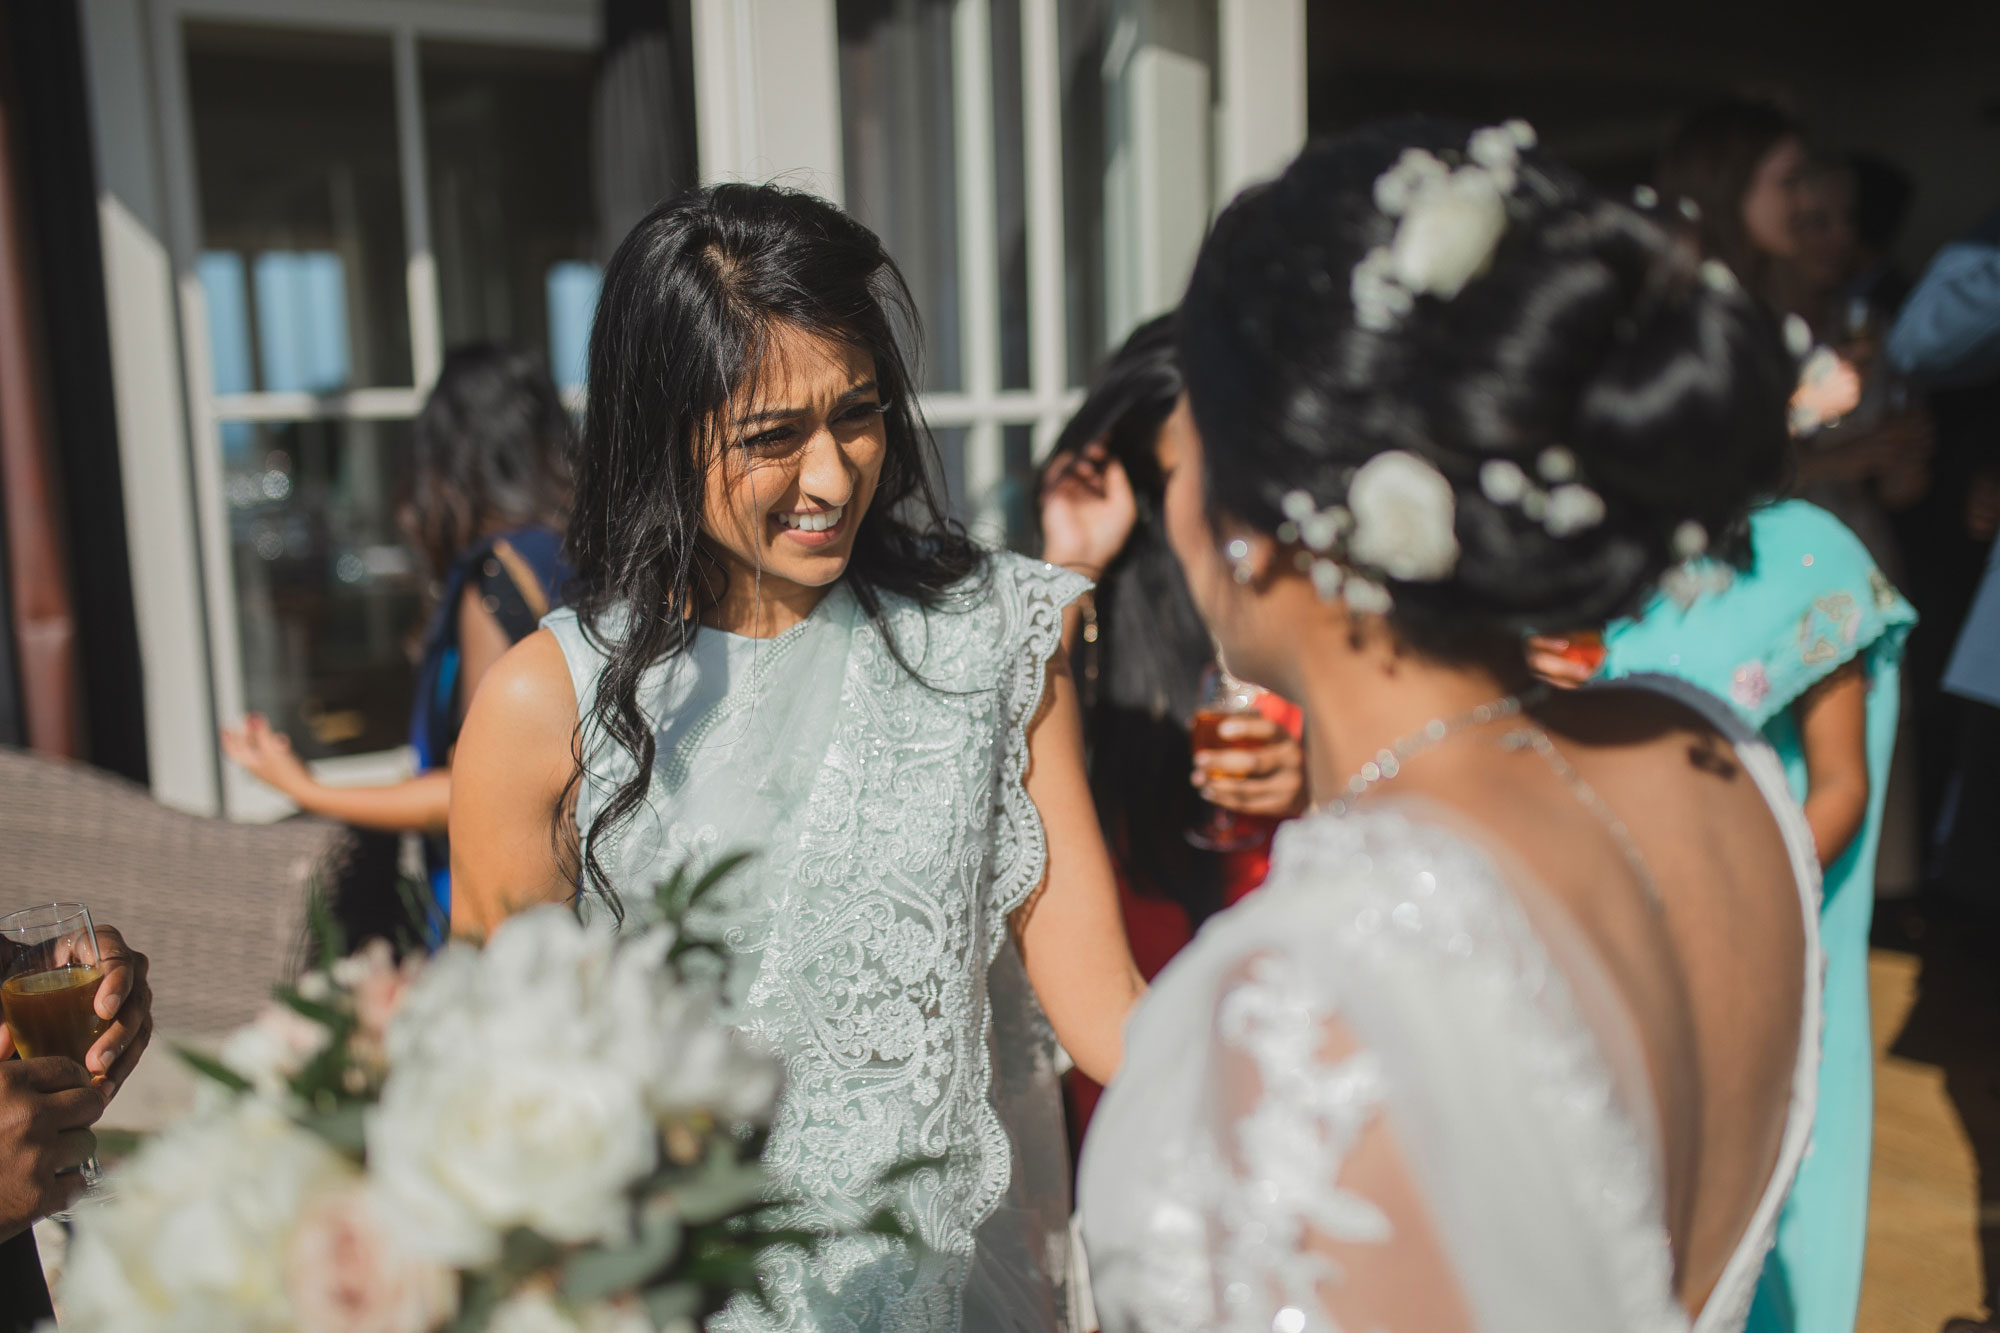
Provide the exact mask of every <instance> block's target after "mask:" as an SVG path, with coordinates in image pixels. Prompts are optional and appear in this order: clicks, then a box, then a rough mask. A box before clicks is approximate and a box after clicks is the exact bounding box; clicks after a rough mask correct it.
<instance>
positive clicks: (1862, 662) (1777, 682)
mask: <svg viewBox="0 0 2000 1333" xmlns="http://www.w3.org/2000/svg"><path fill="white" fill-rule="evenodd" d="M1750 549H1751V556H1752V561H1753V563H1752V565H1751V567H1750V568H1749V570H1747V571H1746V572H1743V573H1739V574H1735V575H1734V576H1733V577H1730V576H1729V575H1727V574H1723V573H1721V569H1722V567H1721V566H1719V565H1717V564H1714V563H1707V564H1704V565H1702V566H1698V567H1695V568H1692V569H1689V570H1684V571H1681V572H1679V573H1677V574H1676V575H1675V576H1673V580H1670V593H1671V592H1674V591H1678V592H1679V593H1680V597H1679V598H1678V599H1676V598H1675V597H1674V596H1671V595H1662V596H1661V597H1659V598H1658V599H1656V600H1655V601H1654V603H1653V604H1652V605H1651V606H1650V607H1648V608H1647V610H1646V611H1645V613H1644V614H1643V615H1641V616H1640V617H1639V618H1638V619H1637V620H1633V621H1626V622H1622V623H1620V624H1618V625H1615V626H1613V627H1612V628H1611V629H1610V630H1609V631H1607V633H1606V635H1605V645H1606V649H1607V654H1606V659H1605V666H1604V674H1605V675H1607V676H1624V675H1633V674H1638V673H1643V672H1664V673H1666V674H1669V675H1674V676H1679V677H1681V678H1682V679H1685V680H1689V681H1692V682H1694V683H1695V684H1697V685H1700V686H1702V687H1703V688H1704V689H1707V690H1709V691H1710V692H1712V693H1714V694H1718V695H1720V696H1722V697H1723V698H1725V699H1728V700H1729V701H1730V702H1731V703H1732V704H1734V705H1735V707H1736V709H1737V710H1738V712H1739V713H1741V715H1742V716H1743V717H1744V719H1745V720H1746V721H1748V722H1749V723H1750V724H1751V725H1752V726H1754V727H1757V728H1759V729H1760V730H1761V731H1762V732H1763V733H1764V735H1765V737H1766V738H1768V739H1769V740H1770V742H1771V743H1772V745H1773V747H1774V748H1775V749H1776V750H1777V752H1778V754H1779V756H1780V757H1781V758H1782V759H1783V760H1784V762H1785V767H1786V771H1787V774H1788V776H1789V777H1790V779H1791V784H1792V790H1793V791H1794V792H1795V793H1796V794H1797V795H1798V797H1799V799H1800V801H1801V802H1802V803H1803V804H1804V805H1805V808H1806V816H1807V821H1808V822H1809V823H1810V824H1811V825H1812V827H1813V835H1814V839H1815V841H1816V842H1817V843H1818V846H1819V853H1820V863H1821V865H1822V866H1823V867H1824V870H1825V881H1824V896H1823V899H1822V904H1823V905H1822V908H1821V915H1820V937H1821V940H1822V941H1823V942H1824V945H1825V949H1826V960H1827V961H1826V1000H1825V1005H1826V1026H1825V1039H1824V1050H1823V1054H1822V1058H1821V1063H1820V1076H1819V1117H1818V1120H1817V1122H1816V1123H1815V1126H1814V1131H1813V1150H1812V1154H1811V1155H1810V1156H1809V1157H1808V1158H1807V1159H1806V1161H1805V1165H1804V1166H1803V1167H1802V1168H1801V1169H1800V1171H1799V1178H1798V1183H1797V1184H1796V1185H1794V1186H1793V1188H1792V1195H1791V1200H1790V1202H1789V1203H1788V1204H1787V1205H1786V1208H1785V1212H1784V1215H1783V1218H1782V1220H1781V1221H1780V1222H1779V1225H1778V1244H1777V1248H1776V1249H1774V1250H1773V1251H1772V1253H1771V1258H1770V1260H1769V1261H1768V1262H1767V1264H1766V1266H1765V1269H1764V1277H1763V1281H1762V1282H1761V1283H1760V1284H1759V1288H1758V1293H1757V1304H1756V1306H1755V1307H1754V1309H1753V1312H1752V1315H1751V1320H1750V1325H1749V1328H1750V1333H1795V1331H1796V1333H1850V1331H1851V1330H1852V1329H1853V1327H1854V1320H1855V1313H1856V1309H1857V1307H1858V1305H1859V1302H1860V1295H1861V1261H1862V1251H1863V1248H1864V1245H1865V1242H1866V1238H1867V1218H1868V1166H1869V1155H1870V1147H1871V1142H1872V1128H1873V1121H1874V1100H1873V1098H1874V1083H1873V1077H1874V1076H1873V1071H1874V1051H1873V1048H1872V1045H1871V1042H1870V1037H1869V1019H1868V927H1869V922H1870V920H1871V919H1872V917H1873V914H1874V907H1875V850H1876V843H1877V840H1878V838H1879V837H1880V834H1881V831H1882V797H1883V792H1884V788H1885V785H1886V781H1887V778H1888V771H1889V755H1890V751H1891V749H1892V748H1893V745H1894V741H1895V735H1896V710H1897V702H1898V695H1897V673H1898V669H1899V667H1900V665H1901V662H1902V656H1903V641H1904V639H1905V638H1906V637H1907V636H1908V634H1909V631H1910V627H1911V626H1912V625H1913V624H1914V623H1915V622H1916V613H1915V612H1914V611H1913V610H1911V608H1910V605H1909V603H1908V602H1906V601H1904V600H1903V598H1902V596H1901V595H1900V594H1898V593H1897V592H1896V590H1895V589H1894V588H1893V587H1891V586H1890V584H1889V581H1888V580H1887V579H1886V578H1884V577H1883V576H1882V574H1881V572H1880V571H1879V570H1877V569H1876V568H1875V562H1874V561H1873V560H1872V559H1870V558H1869V555H1868V551H1867V548H1865V547H1864V546H1862V544H1861V542H1860V539H1858V538H1857V537H1855V535H1854V534H1853V533H1851V532H1849V531H1848V530H1847V529H1846V528H1845V527H1844V526H1842V525H1841V523H1840V522H1839V521H1838V520H1837V519H1835V518H1834V517H1833V516H1832V515H1831V514H1828V513H1827V512H1826V511H1825V510H1823V509H1819V508H1817V507H1815V506H1813V505H1810V504H1807V503H1805V502H1804V501H1802V500H1790V501H1785V502H1782V503H1779V504H1774V505H1771V506H1769V507H1767V508H1764V509H1761V510H1758V511H1757V512H1756V513H1755V514H1753V515H1752V517H1751V520H1750ZM1673 581H1678V582H1679V584H1680V586H1679V587H1678V588H1673V587H1672V586H1671V584H1672V582H1673Z"/></svg>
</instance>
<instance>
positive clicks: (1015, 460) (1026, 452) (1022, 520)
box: [994, 425, 1038, 554]
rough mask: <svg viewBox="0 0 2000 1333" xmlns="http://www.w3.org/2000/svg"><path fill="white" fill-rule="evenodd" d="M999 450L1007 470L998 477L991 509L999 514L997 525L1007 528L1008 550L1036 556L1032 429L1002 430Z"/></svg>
mask: <svg viewBox="0 0 2000 1333" xmlns="http://www.w3.org/2000/svg"><path fill="white" fill-rule="evenodd" d="M1000 447H1001V456H1002V457H1003V458H1004V459H1005V460H1006V467H1007V470H1006V472H1005V473H1004V474H1003V475H1002V476H1001V479H1000V494H999V495H997V496H996V497H994V500H995V503H994V508H995V509H996V510H998V511H999V515H1000V521H1001V523H1003V524H1004V525H1005V526H1006V532H1007V538H1006V540H1007V546H1008V548H1009V549H1010V550H1015V551H1022V552H1026V553H1028V554H1038V552H1037V550H1036V542H1035V514H1034V501H1035V428H1034V427H1033V426H1027V425H1019V426H1002V427H1001V428H1000Z"/></svg>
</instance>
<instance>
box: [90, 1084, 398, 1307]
mask: <svg viewBox="0 0 2000 1333" xmlns="http://www.w3.org/2000/svg"><path fill="white" fill-rule="evenodd" d="M357 1175H358V1172H357V1171H356V1169H355V1168H354V1166H353V1165H352V1164H350V1163H349V1162H348V1161H346V1160H345V1159H344V1158H342V1157H341V1156H340V1155H339V1154H338V1153H336V1152H334V1151H333V1150H332V1149H331V1148H329V1147H328V1146H327V1145H326V1144H325V1143H324V1142H323V1141H322V1140H320V1139H319V1138H318V1137H316V1136H315V1135H313V1134H311V1133H310V1132H308V1131H306V1130H304V1129H301V1128H299V1126H298V1125H296V1124H294V1123H293V1122H292V1121H291V1120H290V1119H289V1118H288V1117H287V1116H286V1115H285V1113H284V1112H283V1111H282V1110H281V1109H280V1108H279V1107H277V1106H275V1105H273V1104H272V1103H270V1102H268V1101H265V1100H263V1099H260V1098H256V1097H245V1098H240V1099H238V1100H237V1101H235V1102H233V1103H231V1104H230V1105H229V1106H228V1108H227V1109H226V1110H224V1111H222V1112H220V1113H218V1114H214V1115H208V1116H202V1117H198V1118H196V1119H193V1120H188V1121H183V1122H182V1123H180V1124H178V1125H175V1126H173V1127H172V1128H170V1129H168V1130H166V1131H165V1132H163V1133H162V1134H160V1135H159V1136H158V1137H157V1138H155V1139H153V1140H151V1141H150V1142H149V1143H148V1144H147V1145H146V1147H145V1148H144V1149H143V1150H142V1151H141V1152H140V1153H139V1154H138V1155H137V1156H136V1157H134V1158H133V1159H132V1160H131V1161H130V1162H128V1163H126V1164H125V1165H124V1166H122V1167H119V1168H117V1169H115V1170H114V1171H112V1172H111V1173H110V1176H109V1179H108V1181H107V1184H108V1187H109V1193H110V1195H111V1201H110V1202H109V1203H106V1204H97V1205H90V1206H86V1207H84V1208H82V1209H79V1210H78V1213H77V1225H76V1234H75V1238H74V1239H73V1241H72V1242H71V1245H70V1253H69V1259H68V1264H67V1271H66V1273H65V1277H64V1281H63V1305H64V1311H65V1314H64V1323H63V1328H64V1330H65V1333H263V1331H264V1330H270V1331H271V1333H290V1331H291V1330H292V1329H293V1327H294V1321H293V1311H292V1305H291V1301H290V1299H289V1298H288V1295H287V1291H286V1282H285V1261H284V1257H285V1252H286V1242H287V1240H288V1238H289V1237H290V1236H291V1235H292V1233H293V1231H294V1230H295V1229H296V1227H297V1225H298V1221H299V1217H300V1215H301V1213H302V1212H303V1211H304V1210H305V1208H306V1207H307V1205H308V1203H309V1202H310V1201H311V1200H312V1199H314V1198H315V1197H317V1196H319V1195H321V1194H323V1193H326V1192H330V1191H332V1190H335V1189H338V1188H339V1187H341V1186H342V1185H345V1184H347V1183H349V1182H351V1181H353V1180H354V1179H355V1178H356V1176H357Z"/></svg>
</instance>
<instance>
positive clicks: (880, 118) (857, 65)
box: [836, 0, 965, 390]
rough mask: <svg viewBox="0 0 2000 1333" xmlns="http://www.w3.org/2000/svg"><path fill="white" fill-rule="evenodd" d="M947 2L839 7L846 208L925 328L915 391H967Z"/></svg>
mask: <svg viewBox="0 0 2000 1333" xmlns="http://www.w3.org/2000/svg"><path fill="white" fill-rule="evenodd" d="M951 9H952V7H951V0H838V4H837V6H836V16H837V18H838V21H839V28H840V131H841V152H842V156H843V158H844V160H845V164H846V167H845V170H846V188H847V208H848V211H849V212H851V213H853V214H854V216H855V217H857V218H859V219H860V220H861V221H862V222H864V223H866V224H867V225H868V226H870V227H872V228H874V230H875V232H876V234H877V235H879V236H880V237H881V238H882V243H883V245H884V246H886V247H887V248H888V251H889V253H890V255H892V256H893V257H894V258H895V260H896V263H897V266H898V267H900V268H901V269H902V270H903V276H904V277H905V278H906V279H908V281H909V284H910V291H911V293H912V295H914V296H915V298H916V302H917V311H918V314H919V315H920V316H921V317H922V318H923V322H924V347H923V363H924V367H923V371H922V377H921V381H922V387H923V388H926V389H939V390H953V389H960V388H963V387H964V384H965V378H964V368H963V361H962V358H961V355H960V341H961V340H960V337H959V291H958V184H957V175H956V161H957V150H956V146H955V143H954V140H953V137H952V136H953V134H954V125H955V118H954V116H953V113H952V73H951V68H952V66H951Z"/></svg>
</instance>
